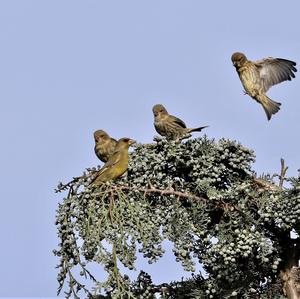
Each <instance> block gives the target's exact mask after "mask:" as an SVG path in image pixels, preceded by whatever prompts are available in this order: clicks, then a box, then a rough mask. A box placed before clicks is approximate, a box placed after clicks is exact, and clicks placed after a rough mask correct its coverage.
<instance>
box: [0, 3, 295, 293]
mask: <svg viewBox="0 0 300 299" xmlns="http://www.w3.org/2000/svg"><path fill="white" fill-rule="evenodd" d="M299 11H300V3H299V1H286V2H282V1H280V2H279V1H260V0H253V1H251V2H247V3H246V2H245V3H244V2H242V1H231V0H229V1H198V0H180V1H178V0H164V1H158V0H151V1H150V0H149V1H140V0H135V1H133V0H126V1H121V0H119V1H114V0H111V1H100V0H94V1H89V0H86V1H77V0H65V1H61V0H60V1H58V0H44V1H38V0H35V1H33V0H6V1H5V0H2V1H0V59H1V63H0V99H1V109H0V128H1V155H0V159H1V163H0V165H1V186H2V188H1V189H2V192H1V193H2V194H1V209H0V233H1V246H0V255H1V261H2V262H1V267H0V285H1V286H0V297H1V296H2V297H5V296H20V297H33V296H35V297H43V296H44V297H54V296H55V294H56V288H57V282H56V269H55V265H56V263H57V262H58V260H57V259H56V258H55V257H54V256H53V255H52V249H54V248H56V245H57V243H58V240H57V238H56V228H55V225H54V217H55V209H56V207H57V204H58V202H59V201H61V200H62V196H61V195H56V194H54V192H53V190H54V188H55V186H56V184H57V182H58V181H59V180H63V181H68V180H69V179H70V178H71V177H72V176H76V175H80V174H81V173H82V171H83V170H84V168H86V167H90V166H95V165H97V164H98V163H99V161H98V160H97V158H96V157H95V155H94V152H93V146H94V141H93V137H92V134H93V131H94V130H96V129H104V130H106V131H107V132H109V133H110V134H111V135H112V136H114V137H116V138H120V137H123V136H128V137H132V138H134V139H136V140H138V141H140V142H151V140H152V137H153V135H155V131H154V128H153V116H152V112H151V108H152V106H153V105H154V104H156V103H162V104H164V105H165V106H166V107H167V109H168V110H169V112H171V113H172V114H175V115H177V116H179V117H180V118H182V119H183V120H185V121H186V123H187V124H188V125H189V126H198V125H210V127H209V128H208V129H207V130H206V133H207V134H208V136H209V137H214V138H216V139H219V138H221V137H226V138H230V139H236V140H239V141H240V142H241V143H243V144H244V145H245V146H247V147H250V148H252V149H253V150H255V152H256V155H257V160H256V163H255V164H254V169H256V170H257V171H258V173H262V172H270V173H274V172H277V171H278V170H279V167H280V158H281V157H283V158H285V160H286V163H287V165H289V166H290V169H289V172H288V174H289V175H296V173H297V169H298V168H300V155H299V152H300V149H299V147H300V141H299V131H300V122H299V111H300V99H299V94H300V87H299V82H300V78H299V76H300V73H299V76H298V78H296V79H295V80H294V81H292V82H285V83H282V84H280V85H278V86H275V87H273V88H272V89H271V90H270V91H269V93H268V94H269V96H270V97H271V98H273V99H274V100H276V101H280V102H282V108H281V111H280V112H279V113H278V114H277V115H275V116H274V117H273V119H272V120H271V121H270V122H268V121H267V119H266V116H265V114H264V111H263V109H262V107H261V106H260V105H258V104H257V103H256V102H254V101H253V100H251V99H250V98H249V97H248V96H245V95H243V88H242V85H241V83H240V82H239V79H238V76H237V74H236V72H235V69H234V68H233V66H232V63H231V60H230V57H231V54H232V53H233V52H235V51H242V52H245V53H246V55H247V56H248V58H249V59H253V60H256V59H261V58H263V57H266V56H273V57H281V58H286V59H291V60H294V61H296V62H298V63H299V67H300V38H299V36H300V19H299ZM195 136H198V135H197V133H195ZM168 259H169V260H172V259H173V258H172V257H171V256H169V257H168ZM174 269H175V268H172V267H171V265H170V264H169V262H168V261H165V262H162V263H161V264H160V266H158V267H156V268H155V270H153V271H152V270H151V271H152V273H154V278H156V279H157V281H158V280H162V279H163V278H167V279H175V278H180V277H181V275H182V272H180V271H179V270H178V271H177V270H176V271H175V270H174ZM176 269H179V267H177V268H176ZM171 272H172V273H171Z"/></svg>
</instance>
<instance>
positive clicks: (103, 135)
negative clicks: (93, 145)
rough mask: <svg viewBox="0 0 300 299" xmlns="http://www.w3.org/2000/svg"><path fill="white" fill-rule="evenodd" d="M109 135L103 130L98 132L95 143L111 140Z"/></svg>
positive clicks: (96, 132) (95, 133)
mask: <svg viewBox="0 0 300 299" xmlns="http://www.w3.org/2000/svg"><path fill="white" fill-rule="evenodd" d="M109 138H110V137H109V135H108V134H107V133H106V132H105V131H103V130H97V131H95V132H94V139H95V142H98V141H101V140H102V141H103V140H106V139H109Z"/></svg>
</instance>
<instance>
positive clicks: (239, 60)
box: [231, 52, 247, 67]
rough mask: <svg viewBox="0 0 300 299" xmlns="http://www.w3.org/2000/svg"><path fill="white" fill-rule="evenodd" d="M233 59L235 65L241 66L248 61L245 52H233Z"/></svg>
mask: <svg viewBox="0 0 300 299" xmlns="http://www.w3.org/2000/svg"><path fill="white" fill-rule="evenodd" d="M231 61H232V63H233V65H234V66H235V67H240V66H242V65H243V64H244V62H246V61H247V57H246V56H245V55H244V54H243V53H240V52H236V53H233V54H232V56H231Z"/></svg>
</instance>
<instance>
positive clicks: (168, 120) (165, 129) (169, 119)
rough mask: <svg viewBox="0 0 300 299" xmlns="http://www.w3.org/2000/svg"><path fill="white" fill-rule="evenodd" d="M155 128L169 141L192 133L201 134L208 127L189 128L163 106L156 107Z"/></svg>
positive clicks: (154, 113)
mask: <svg viewBox="0 0 300 299" xmlns="http://www.w3.org/2000/svg"><path fill="white" fill-rule="evenodd" d="M152 112H153V115H154V127H155V130H156V132H157V133H158V134H160V135H162V136H165V137H167V139H169V140H178V139H180V138H182V137H184V136H185V135H187V134H189V133H191V132H195V131H197V132H200V131H202V130H203V129H204V128H207V127H208V126H203V127H198V128H187V127H186V124H185V123H184V122H183V121H182V120H181V119H179V118H178V117H176V116H173V115H170V114H169V113H168V111H167V109H166V108H165V107H164V106H163V105H161V104H157V105H154V106H153V108H152Z"/></svg>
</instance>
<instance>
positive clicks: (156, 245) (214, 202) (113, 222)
mask: <svg viewBox="0 0 300 299" xmlns="http://www.w3.org/2000/svg"><path fill="white" fill-rule="evenodd" d="M254 159H255V157H254V153H253V151H251V150H249V149H247V148H245V147H243V146H242V145H241V144H239V143H237V142H235V141H230V140H225V139H221V140H219V141H215V140H210V139H208V138H207V137H206V136H204V137H203V138H197V139H189V140H188V141H185V142H175V141H171V142H170V141H167V140H165V139H164V138H155V143H153V144H150V145H138V146H137V147H136V149H135V150H134V151H133V152H132V153H131V154H130V161H129V168H128V173H127V175H126V176H123V177H122V178H121V179H119V180H117V181H115V182H111V183H106V184H103V185H101V186H100V187H98V188H95V187H92V186H91V185H90V182H91V181H92V179H93V178H94V177H95V175H96V174H97V169H96V168H93V169H87V171H86V172H85V173H84V174H83V175H82V176H81V177H77V178H74V179H73V180H72V181H71V182H70V183H68V184H65V185H64V184H62V183H60V184H59V186H58V187H57V190H56V191H57V192H62V191H66V192H67V195H66V197H65V198H64V199H63V201H62V203H61V204H59V207H58V210H57V216H56V225H57V232H58V237H59V239H60V243H59V245H58V249H57V250H55V251H54V253H55V255H56V256H58V257H59V260H60V261H59V264H58V266H57V267H58V270H59V273H58V282H59V288H58V293H60V292H61V290H62V289H63V288H64V290H66V291H65V295H66V297H67V298H69V297H74V298H82V297H83V296H84V297H89V298H128V299H129V298H149V299H150V298H157V297H156V295H158V294H159V295H160V298H174V299H185V298H189V299H192V298H195V299H197V298H245V299H246V298H266V299H267V298H286V297H288V298H292V299H294V298H298V297H292V296H293V292H294V293H295V294H296V295H299V293H298V294H297V292H299V289H298V290H297V287H300V285H299V272H298V268H297V266H298V260H299V254H300V253H299V252H300V241H299V238H298V234H299V228H300V176H299V177H297V178H290V179H285V178H284V174H285V171H286V168H285V167H284V165H283V168H282V172H281V175H280V176H279V179H280V186H279V187H278V186H276V185H275V184H274V182H273V179H274V178H275V177H270V176H265V177H263V178H256V176H255V173H254V172H253V170H251V164H252V162H253V161H254ZM284 181H285V182H286V184H288V186H289V188H287V189H285V188H282V186H283V182H284ZM291 232H294V234H293V237H292V236H291ZM163 240H169V241H171V242H172V243H173V252H174V255H175V256H176V261H177V262H178V263H180V264H181V265H182V267H183V269H184V270H186V271H192V272H193V271H195V262H196V261H198V262H200V263H201V264H202V265H203V268H204V270H205V271H206V273H207V277H205V278H204V277H203V276H202V275H201V274H200V273H199V274H193V275H192V276H191V277H190V279H188V280H185V281H179V282H172V283H164V284H161V285H155V284H154V283H153V281H152V278H151V277H150V276H149V275H148V274H147V273H145V272H143V271H142V272H141V273H140V275H139V276H138V278H137V280H136V281H131V280H130V278H129V277H128V276H127V275H124V274H123V273H122V272H121V271H120V265H121V264H122V265H123V266H124V267H126V268H127V269H128V270H135V265H136V259H137V252H141V253H142V254H143V256H144V258H146V259H147V260H148V262H149V263H155V262H156V261H157V260H158V259H160V258H161V257H162V256H163V255H164V248H163V247H162V242H163ZM90 264H98V265H99V266H98V267H97V270H96V271H95V270H94V273H91V270H90V267H89V266H90ZM93 269H95V267H94V268H93ZM103 273H106V276H105V278H104V279H102V280H99V279H98V278H96V276H99V274H103ZM64 285H65V286H64ZM296 295H295V296H296Z"/></svg>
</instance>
